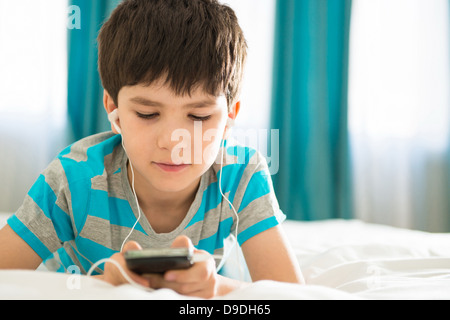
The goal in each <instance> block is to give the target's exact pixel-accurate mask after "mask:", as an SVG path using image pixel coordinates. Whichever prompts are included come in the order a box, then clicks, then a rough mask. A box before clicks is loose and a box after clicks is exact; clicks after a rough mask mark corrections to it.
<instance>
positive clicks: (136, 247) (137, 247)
mask: <svg viewBox="0 0 450 320" xmlns="http://www.w3.org/2000/svg"><path fill="white" fill-rule="evenodd" d="M130 250H142V247H141V246H140V245H139V243H137V242H136V241H129V242H127V243H125V245H124V246H123V252H127V251H130Z"/></svg>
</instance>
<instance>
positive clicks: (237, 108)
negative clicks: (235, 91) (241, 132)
mask: <svg viewBox="0 0 450 320" xmlns="http://www.w3.org/2000/svg"><path fill="white" fill-rule="evenodd" d="M240 110H241V102H240V101H238V102H236V104H235V105H234V106H233V107H232V108H231V112H230V113H229V114H228V118H231V119H233V120H236V117H237V115H238V114H239V111H240Z"/></svg>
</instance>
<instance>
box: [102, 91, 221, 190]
mask: <svg viewBox="0 0 450 320" xmlns="http://www.w3.org/2000/svg"><path fill="white" fill-rule="evenodd" d="M118 104H119V108H118V114H119V122H118V124H119V126H120V128H121V132H122V137H123V141H124V145H125V148H126V151H127V155H128V157H129V159H130V161H131V163H132V165H133V168H134V172H135V177H136V182H137V185H145V186H146V188H155V189H156V190H158V191H161V192H178V191H182V190H186V189H188V188H189V187H193V186H194V185H196V184H198V182H199V179H200V177H201V176H202V174H204V173H205V172H206V171H207V170H208V169H209V167H210V166H211V165H212V164H213V163H214V161H215V160H216V157H217V155H218V152H219V150H220V146H221V141H222V138H223V137H224V133H225V130H226V122H227V119H228V108H227V101H226V98H225V96H219V97H214V96H211V95H209V94H207V93H205V92H204V91H203V90H202V88H198V89H196V90H195V91H193V92H191V95H184V96H177V95H176V94H175V93H174V92H173V90H172V89H170V87H168V86H166V85H164V84H161V83H155V84H152V85H150V86H143V85H136V86H128V87H123V88H122V89H121V90H120V92H119V96H118ZM105 107H106V109H107V112H111V111H112V110H111V108H114V107H115V106H114V105H113V102H112V99H111V98H110V97H108V94H107V93H105ZM180 164H181V165H180Z"/></svg>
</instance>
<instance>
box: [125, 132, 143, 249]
mask: <svg viewBox="0 0 450 320" xmlns="http://www.w3.org/2000/svg"><path fill="white" fill-rule="evenodd" d="M122 147H123V150H124V151H125V154H127V150H126V149H125V145H124V144H123V137H122ZM128 161H129V162H130V169H131V187H132V189H133V194H134V199H135V200H136V206H137V209H138V213H139V216H138V218H137V220H136V222H135V223H134V225H133V227H132V228H131V231H130V233H129V234H128V236H127V237H126V238H125V240H123V242H122V247H121V248H120V252H122V251H123V247H124V246H125V243H126V242H127V240H128V238H129V237H130V236H131V234H132V233H133V231H134V229H135V228H136V226H137V224H138V223H139V220H141V215H142V213H141V208H140V206H139V201H138V198H137V194H136V189H135V187H134V169H133V164H132V163H131V160H130V159H128Z"/></svg>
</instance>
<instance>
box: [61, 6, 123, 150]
mask: <svg viewBox="0 0 450 320" xmlns="http://www.w3.org/2000/svg"><path fill="white" fill-rule="evenodd" d="M119 2H120V0H70V1H69V6H76V8H77V12H75V11H73V12H70V11H69V17H70V16H72V14H75V13H77V14H78V13H79V16H74V19H78V21H75V22H76V23H74V25H75V26H76V27H74V28H69V29H68V119H69V123H70V125H71V131H72V132H71V133H72V136H71V138H70V139H71V140H73V141H75V140H79V139H81V138H84V137H86V136H89V135H92V134H95V133H98V132H101V131H105V130H108V129H110V126H109V125H108V121H107V117H106V114H105V111H104V109H103V102H102V98H103V88H102V85H101V81H100V77H99V74H98V65H97V59H98V49H97V35H98V32H99V30H100V28H101V26H102V24H103V22H104V21H105V20H106V19H107V18H108V17H109V15H110V13H111V12H112V10H113V9H114V8H115V7H116V6H117V5H118V3H119ZM69 8H70V7H69Z"/></svg>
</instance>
